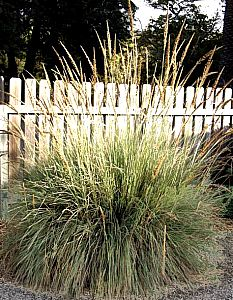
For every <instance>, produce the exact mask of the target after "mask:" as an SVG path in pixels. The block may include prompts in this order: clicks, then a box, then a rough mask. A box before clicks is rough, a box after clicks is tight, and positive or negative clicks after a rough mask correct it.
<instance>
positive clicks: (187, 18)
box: [141, 0, 221, 84]
mask: <svg viewBox="0 0 233 300" xmlns="http://www.w3.org/2000/svg"><path fill="white" fill-rule="evenodd" d="M147 1H148V3H149V4H150V5H152V6H153V7H154V8H159V9H162V10H163V11H167V10H168V15H169V35H170V40H171V44H173V43H174V40H175V38H176V36H177V35H178V33H179V31H180V28H181V26H182V24H183V23H184V22H185V26H184V30H183V32H182V36H181V40H182V41H184V40H185V41H186V42H187V41H189V40H190V38H191V37H192V36H193V35H194V36H193V39H192V44H191V47H190V50H191V51H189V53H188V56H187V59H186V61H185V64H184V70H183V73H184V74H186V73H187V72H188V71H190V69H191V68H192V67H193V66H194V65H195V63H196V62H197V61H198V59H200V58H201V57H202V56H203V55H205V54H206V53H207V52H208V51H210V50H211V49H213V48H214V47H215V46H217V47H218V46H221V33H220V31H219V30H218V29H217V23H218V16H215V17H213V18H208V16H207V15H205V14H202V13H201V12H200V9H199V7H198V6H197V5H195V3H194V2H196V1H193V0H185V1H183V0H177V1H168V0H147ZM168 4H169V6H168ZM165 22H166V14H163V15H161V16H160V17H159V18H158V19H156V20H154V19H152V20H150V23H149V26H148V28H147V29H146V30H145V31H144V32H142V34H141V43H142V44H143V45H146V46H147V47H148V49H149V53H150V61H151V63H150V65H151V66H152V69H151V74H153V71H154V67H155V65H156V66H157V71H158V72H160V70H161V64H162V59H163V46H164V45H163V43H164V24H165ZM219 60H220V52H219V53H217V55H216V56H215V60H214V63H213V67H212V70H213V71H218V70H219V66H218V65H219ZM200 70H201V67H200V68H197V69H196V71H195V72H194V73H193V76H192V77H190V80H189V82H188V84H192V83H193V82H194V80H196V79H197V78H198V76H199V75H200V74H199V72H200Z"/></svg>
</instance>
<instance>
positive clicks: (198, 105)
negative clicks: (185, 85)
mask: <svg viewBox="0 0 233 300" xmlns="http://www.w3.org/2000/svg"><path fill="white" fill-rule="evenodd" d="M204 94H205V90H204V88H203V87H201V88H198V89H197V90H196V91H195V96H194V97H195V98H194V100H195V112H196V113H198V112H199V111H200V110H201V109H202V108H203V105H204ZM202 128H203V117H202V115H201V113H200V114H199V115H196V116H195V117H194V130H193V131H194V132H193V133H194V135H198V134H199V133H200V132H201V131H202Z"/></svg>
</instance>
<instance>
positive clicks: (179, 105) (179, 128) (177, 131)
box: [173, 87, 184, 137]
mask: <svg viewBox="0 0 233 300" xmlns="http://www.w3.org/2000/svg"><path fill="white" fill-rule="evenodd" d="M175 108H176V110H177V112H178V113H179V114H180V115H179V116H176V117H175V118H174V123H173V124H174V129H173V132H174V135H175V137H179V136H181V134H182V132H183V129H184V128H183V121H184V116H183V111H184V88H183V87H179V88H178V93H177V94H176V96H175Z"/></svg>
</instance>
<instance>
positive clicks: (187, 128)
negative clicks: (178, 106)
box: [185, 86, 195, 136]
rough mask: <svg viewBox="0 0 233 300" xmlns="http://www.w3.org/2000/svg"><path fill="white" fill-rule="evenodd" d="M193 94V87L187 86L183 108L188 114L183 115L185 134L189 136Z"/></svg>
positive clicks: (190, 133)
mask: <svg viewBox="0 0 233 300" xmlns="http://www.w3.org/2000/svg"><path fill="white" fill-rule="evenodd" d="M194 96H195V88H194V87H193V86H189V87H187V89H186V103H185V110H186V113H187V114H188V116H186V117H185V135H186V136H191V135H192V133H193V121H194V118H193V115H192V113H193V111H194Z"/></svg>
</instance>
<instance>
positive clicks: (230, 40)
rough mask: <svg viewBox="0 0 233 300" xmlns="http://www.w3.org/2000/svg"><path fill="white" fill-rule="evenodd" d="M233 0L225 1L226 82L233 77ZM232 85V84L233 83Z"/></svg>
mask: <svg viewBox="0 0 233 300" xmlns="http://www.w3.org/2000/svg"><path fill="white" fill-rule="evenodd" d="M232 33H233V0H226V1H225V13H224V25H223V53H222V61H221V64H222V66H223V67H224V68H225V69H224V73H223V79H224V81H225V82H227V81H229V80H231V79H233V34H232ZM231 85H232V84H231Z"/></svg>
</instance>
